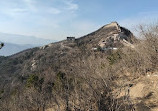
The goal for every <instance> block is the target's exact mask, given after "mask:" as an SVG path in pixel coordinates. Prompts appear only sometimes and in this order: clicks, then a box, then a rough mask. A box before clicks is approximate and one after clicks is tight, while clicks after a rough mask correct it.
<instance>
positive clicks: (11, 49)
mask: <svg viewBox="0 0 158 111" xmlns="http://www.w3.org/2000/svg"><path fill="white" fill-rule="evenodd" d="M33 47H35V45H32V44H28V45H19V44H11V43H5V46H4V47H3V48H2V49H1V50H0V56H9V55H13V54H15V53H18V52H20V51H23V50H26V49H28V48H33Z"/></svg>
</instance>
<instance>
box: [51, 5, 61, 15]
mask: <svg viewBox="0 0 158 111" xmlns="http://www.w3.org/2000/svg"><path fill="white" fill-rule="evenodd" d="M48 13H50V14H60V13H61V11H60V10H59V9H57V8H53V7H51V8H49V9H48Z"/></svg>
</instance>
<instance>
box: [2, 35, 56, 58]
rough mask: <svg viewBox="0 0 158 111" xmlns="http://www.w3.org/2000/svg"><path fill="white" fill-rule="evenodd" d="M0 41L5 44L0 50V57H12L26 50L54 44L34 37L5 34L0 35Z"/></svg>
mask: <svg viewBox="0 0 158 111" xmlns="http://www.w3.org/2000/svg"><path fill="white" fill-rule="evenodd" d="M0 41H1V42H4V44H5V46H4V47H3V48H2V49H1V50H0V56H9V55H13V54H15V53H18V52H20V51H23V50H25V49H28V48H33V47H36V46H42V45H46V44H48V43H52V42H55V41H54V40H49V39H42V38H37V37H34V36H25V35H17V34H7V33H0Z"/></svg>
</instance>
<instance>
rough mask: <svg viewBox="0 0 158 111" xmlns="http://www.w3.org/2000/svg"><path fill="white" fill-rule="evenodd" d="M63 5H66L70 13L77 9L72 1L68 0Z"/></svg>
mask: <svg viewBox="0 0 158 111" xmlns="http://www.w3.org/2000/svg"><path fill="white" fill-rule="evenodd" d="M65 4H66V5H67V9H68V10H71V11H75V10H77V9H78V8H79V7H78V5H77V4H75V3H73V0H71V1H70V0H68V1H66V2H65Z"/></svg>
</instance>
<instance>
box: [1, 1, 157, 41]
mask: <svg viewBox="0 0 158 111" xmlns="http://www.w3.org/2000/svg"><path fill="white" fill-rule="evenodd" d="M157 4H158V0H0V32H4V33H11V34H21V35H29V36H36V37H40V38H46V39H53V40H62V39H65V38H66V36H76V37H80V36H82V35H85V34H88V33H90V32H92V31H94V30H96V29H98V28H100V27H101V26H103V25H105V24H108V23H110V22H112V21H117V22H118V23H119V24H120V25H123V26H125V27H127V28H130V29H131V30H133V28H134V26H136V25H138V24H141V23H153V22H157V18H158V7H157Z"/></svg>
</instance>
